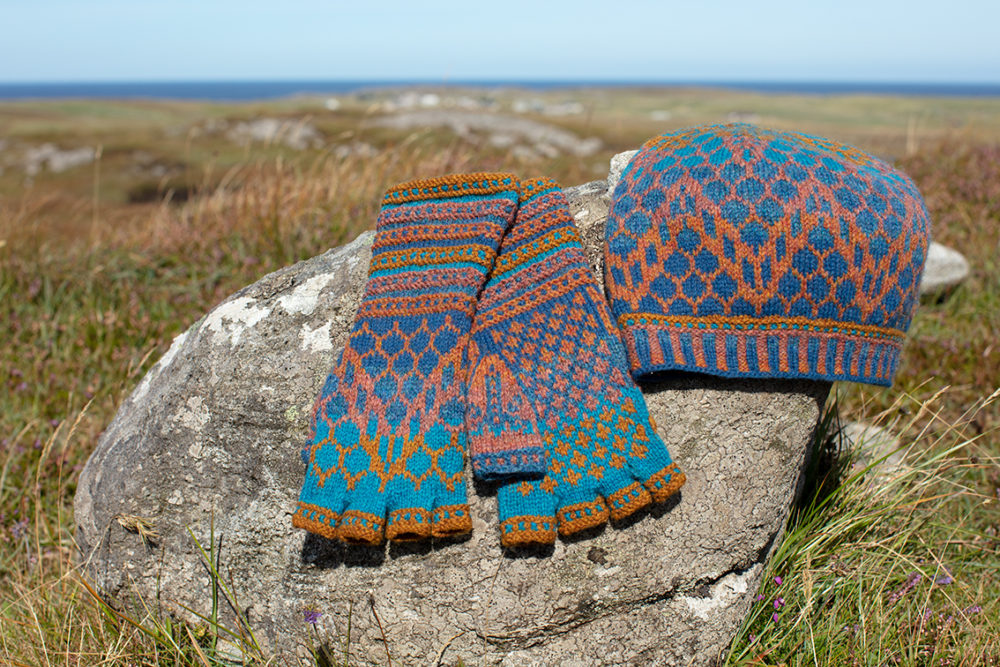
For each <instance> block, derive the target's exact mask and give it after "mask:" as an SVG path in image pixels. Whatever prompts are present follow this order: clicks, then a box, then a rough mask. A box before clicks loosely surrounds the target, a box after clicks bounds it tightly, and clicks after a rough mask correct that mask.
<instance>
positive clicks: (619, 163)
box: [608, 151, 639, 197]
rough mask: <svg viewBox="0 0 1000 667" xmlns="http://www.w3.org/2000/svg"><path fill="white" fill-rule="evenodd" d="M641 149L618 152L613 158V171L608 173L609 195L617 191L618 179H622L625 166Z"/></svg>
mask: <svg viewBox="0 0 1000 667" xmlns="http://www.w3.org/2000/svg"><path fill="white" fill-rule="evenodd" d="M638 152H639V151H625V152H624V153H618V154H617V155H615V156H614V157H613V158H611V171H610V172H609V173H608V196H609V197H610V196H611V195H612V194H614V192H615V188H616V187H618V181H620V180H621V179H622V172H623V171H625V167H627V166H628V163H629V162H631V161H632V158H634V157H635V154H636V153H638Z"/></svg>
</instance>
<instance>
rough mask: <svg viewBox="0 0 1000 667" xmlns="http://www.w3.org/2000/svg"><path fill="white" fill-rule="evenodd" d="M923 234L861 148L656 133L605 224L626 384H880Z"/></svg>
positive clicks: (905, 317)
mask: <svg viewBox="0 0 1000 667" xmlns="http://www.w3.org/2000/svg"><path fill="white" fill-rule="evenodd" d="M929 233H930V220H929V217H928V214H927V209H926V208H925V206H924V203H923V200H922V198H921V197H920V193H919V192H917V188H916V186H915V185H914V184H913V182H912V181H911V180H910V179H909V178H908V177H907V176H906V175H904V174H902V173H901V172H899V171H897V170H896V169H893V168H892V167H890V166H889V165H888V164H886V163H884V162H882V161H880V160H878V159H876V158H874V157H872V156H870V155H868V154H866V153H864V152H862V151H860V150H858V149H856V148H852V147H850V146H845V145H842V144H838V143H836V142H833V141H829V140H827V139H821V138H819V137H813V136H809V135H805V134H798V133H795V132H777V131H772V130H766V129H762V128H757V127H754V126H752V125H745V124H733V125H713V126H701V127H695V128H691V129H687V130H682V131H679V132H675V133H671V134H665V135H662V136H659V137H656V138H654V139H651V140H650V141H648V142H646V144H645V145H644V146H643V147H642V150H640V151H639V152H638V154H636V156H635V157H634V158H633V159H632V161H631V163H630V164H629V165H628V167H627V168H626V170H625V172H624V174H623V175H622V179H621V181H620V182H619V184H618V186H617V187H616V188H615V191H614V195H613V197H612V202H611V214H610V216H609V218H608V224H607V230H606V234H607V236H606V247H605V257H606V263H605V279H606V284H607V291H608V298H609V300H610V302H611V310H612V312H613V313H614V316H615V318H616V319H617V322H618V325H619V326H620V327H621V329H622V332H623V335H624V339H625V343H626V349H627V351H628V354H629V361H630V364H631V368H632V374H633V376H634V377H635V378H636V379H641V378H642V376H644V375H646V374H648V373H652V372H654V371H660V370H684V371H695V372H700V373H708V374H712V375H722V376H726V377H751V378H763V377H768V378H811V379H816V380H831V381H832V380H853V381H856V382H866V383H870V384H877V385H885V386H889V385H891V384H892V378H893V375H894V374H895V372H896V366H897V365H898V363H899V353H900V348H901V347H902V343H903V338H904V335H905V333H906V330H907V328H908V327H909V325H910V320H911V318H912V317H913V310H914V307H915V306H916V303H917V296H918V294H917V288H918V285H919V283H920V275H921V272H922V271H923V265H924V256H925V254H926V252H927V245H928V242H929Z"/></svg>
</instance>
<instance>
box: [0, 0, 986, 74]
mask: <svg viewBox="0 0 1000 667" xmlns="http://www.w3.org/2000/svg"><path fill="white" fill-rule="evenodd" d="M0 16H2V17H3V19H2V20H3V26H2V28H0V34H2V38H0V81H3V82H32V81H149V80H219V79H365V80H370V79H422V80H429V81H445V80H449V79H451V80H456V79H466V80H468V79H476V80H482V79H581V80H588V79H590V80H593V79H601V80H607V79H610V80H666V81H683V80H720V81H723V80H729V81H732V80H751V81H761V80H775V81H783V80H784V81H878V82H886V81H893V82H895V81H898V82H925V81H931V82H956V83H957V82H988V83H998V82H1000V38H998V36H997V30H998V26H1000V2H996V1H995V0H994V1H992V2H988V1H971V0H950V1H941V0H938V1H935V2H926V1H924V0H913V1H910V2H902V1H892V2H879V1H878V0H867V1H865V0H840V1H825V0H744V1H743V2H733V1H729V0H683V1H681V2H668V1H660V2H655V1H645V0H636V1H629V0H618V1H617V2H615V1H614V0H605V1H604V2H589V1H586V0H577V1H576V2H564V1H561V0H550V1H546V0H506V1H504V0H500V1H494V2H475V1H466V2H436V1H434V0H423V1H421V0H411V1H409V2H402V1H397V0H354V1H353V2H337V1H328V2H318V1H310V0H286V1H284V2H277V1H271V2H261V1H257V0H239V1H236V0H214V1H213V0H200V1H193V0H171V1H170V2H163V1H161V0H88V1H86V2H84V1H81V0H30V1H29V0H0Z"/></svg>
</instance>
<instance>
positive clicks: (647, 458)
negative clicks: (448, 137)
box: [466, 180, 684, 546]
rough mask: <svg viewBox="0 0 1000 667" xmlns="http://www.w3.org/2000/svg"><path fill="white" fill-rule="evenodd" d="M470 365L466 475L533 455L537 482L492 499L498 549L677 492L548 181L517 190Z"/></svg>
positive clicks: (675, 476) (678, 477) (501, 468)
mask: <svg viewBox="0 0 1000 667" xmlns="http://www.w3.org/2000/svg"><path fill="white" fill-rule="evenodd" d="M469 359H470V365H471V367H472V371H471V374H472V377H473V381H472V385H471V389H470V393H469V403H470V407H469V411H468V414H467V419H466V421H467V424H468V426H469V433H470V447H471V451H472V460H473V466H474V469H475V470H476V471H477V474H479V475H480V476H487V477H488V476H490V475H492V474H494V473H497V472H506V471H507V470H508V469H509V464H510V461H507V460H505V459H504V457H505V456H506V455H507V454H508V452H509V451H514V452H516V453H519V452H521V451H522V449H523V443H524V442H528V443H530V445H532V446H533V447H540V448H541V449H542V451H543V452H544V458H543V459H542V461H543V462H544V463H545V465H544V467H543V468H542V470H541V471H540V472H541V473H543V475H542V476H541V478H540V479H539V478H534V479H526V480H523V481H515V482H508V483H506V484H504V485H503V486H501V487H500V489H499V490H498V503H499V508H500V520H501V540H502V542H503V544H505V545H507V546H518V545H523V544H530V543H548V542H552V541H553V540H555V537H556V533H557V532H558V533H559V534H563V535H568V534H571V533H574V532H577V531H580V530H584V529H586V528H590V527H594V526H597V525H600V524H602V523H604V522H606V521H607V520H608V517H609V515H610V516H611V517H614V518H621V517H624V516H627V515H629V514H631V513H633V512H635V511H636V510H638V509H640V508H641V507H643V506H645V505H647V504H649V503H650V502H652V501H653V500H657V501H660V500H663V499H665V498H667V497H668V496H670V495H671V494H672V493H674V492H675V491H676V490H677V489H678V488H680V486H681V485H682V484H683V482H684V475H683V473H681V472H680V469H679V468H678V467H677V466H676V465H675V464H674V463H673V462H672V461H671V458H670V455H669V453H668V452H667V449H666V447H665V446H664V444H663V442H662V440H660V438H659V436H658V435H657V434H656V431H655V428H654V427H653V426H652V422H651V420H650V417H649V414H648V412H647V410H646V404H645V401H644V400H643V398H642V394H641V392H640V391H639V389H638V388H637V387H636V386H635V384H634V382H633V381H632V379H631V377H630V376H629V374H628V371H627V362H626V359H625V352H624V349H623V348H622V344H621V341H620V339H619V338H618V335H617V330H616V328H615V326H614V324H613V322H612V320H611V317H610V313H609V312H608V308H607V305H606V303H605V302H604V299H603V297H602V296H601V294H600V292H599V290H598V287H597V285H596V283H595V281H594V279H593V276H592V275H591V274H590V269H589V267H588V265H587V262H586V258H585V256H584V254H583V247H582V245H581V243H580V240H579V237H578V236H577V233H576V228H575V226H574V224H573V220H572V218H571V217H570V214H569V209H568V206H567V204H566V200H565V198H564V197H563V195H562V193H561V191H560V190H559V189H558V186H556V185H555V183H553V182H551V181H548V180H536V181H526V182H523V183H522V185H521V202H520V205H519V209H518V214H517V218H516V220H515V222H514V224H513V225H512V226H511V228H510V230H509V231H508V234H507V236H506V237H505V238H504V239H503V242H502V244H501V248H500V252H499V255H498V257H497V264H496V267H495V269H494V271H493V273H492V274H491V275H490V278H489V281H488V282H487V284H486V286H485V288H484V289H483V293H482V295H481V297H480V303H479V309H478V311H477V313H476V318H475V323H474V325H473V335H472V342H471V344H470V352H469ZM477 387H482V389H477ZM491 387H492V391H493V394H491ZM491 420H492V421H491ZM484 421H485V422H487V424H485V425H484V423H483V422H484ZM507 423H515V424H518V425H519V427H518V428H516V429H515V431H516V433H515V436H520V440H519V438H518V437H507V439H506V441H508V442H509V441H511V440H513V441H519V442H520V443H521V444H519V445H517V446H512V447H509V448H504V447H503V446H502V443H503V442H504V441H505V440H504V438H505V437H506V436H504V435H503V430H504V429H503V425H504V424H507ZM498 426H499V427H498ZM491 427H496V428H495V430H494V431H491V430H490V428H491ZM484 433H487V434H488V435H489V437H484V435H483V434H484ZM526 436H530V437H526ZM498 441H500V443H501V444H500V445H498V444H497V443H498ZM522 462H523V461H522V459H521V458H516V460H515V461H514V463H515V464H521V463H522ZM609 505H610V510H609V507H608V506H609Z"/></svg>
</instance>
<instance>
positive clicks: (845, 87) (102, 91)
mask: <svg viewBox="0 0 1000 667" xmlns="http://www.w3.org/2000/svg"><path fill="white" fill-rule="evenodd" d="M407 87H409V88H416V87H434V88H439V87H474V88H521V89H528V90H538V91H546V90H559V89H570V88H586V87H605V88H609V87H610V88H632V87H642V88H654V87H655V88H715V89H730V90H742V91H752V92H759V93H786V94H806V95H837V94H864V95H908V96H930V97H1000V84H994V83H988V84H970V83H960V84H949V83H849V82H844V83H805V82H801V83H796V82H766V81H760V82H747V81H732V82H726V81H721V82H720V81H711V82H697V81H176V82H121V83H118V82H116V83H0V100H19V99H62V98H104V99H158V100H211V101H249V100H263V99H274V98H280V97H290V96H294V95H344V94H349V93H357V92H360V91H364V90H374V89H384V88H407Z"/></svg>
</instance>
